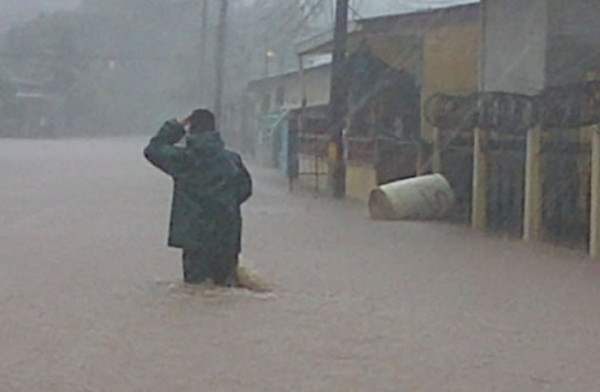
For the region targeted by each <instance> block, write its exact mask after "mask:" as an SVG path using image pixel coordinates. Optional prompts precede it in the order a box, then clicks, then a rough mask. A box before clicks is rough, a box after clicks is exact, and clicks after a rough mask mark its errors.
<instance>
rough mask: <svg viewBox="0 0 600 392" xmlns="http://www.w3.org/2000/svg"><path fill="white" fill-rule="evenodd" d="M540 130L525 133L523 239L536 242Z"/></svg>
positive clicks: (540, 199) (539, 226) (540, 228)
mask: <svg viewBox="0 0 600 392" xmlns="http://www.w3.org/2000/svg"><path fill="white" fill-rule="evenodd" d="M541 138H542V130H541V128H540V127H539V126H538V127H535V128H533V129H530V130H529V132H527V153H526V157H525V159H526V161H525V213H524V214H523V220H524V222H523V239H524V240H525V241H533V240H538V239H540V238H541V237H542V231H543V225H542V205H543V197H542V169H541V154H540V146H541Z"/></svg>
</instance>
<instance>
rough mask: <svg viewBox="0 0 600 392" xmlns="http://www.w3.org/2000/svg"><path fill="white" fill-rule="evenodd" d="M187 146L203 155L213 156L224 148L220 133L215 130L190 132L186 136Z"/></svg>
mask: <svg viewBox="0 0 600 392" xmlns="http://www.w3.org/2000/svg"><path fill="white" fill-rule="evenodd" d="M185 142H186V145H187V147H188V148H189V149H190V150H192V151H193V152H194V153H195V154H198V155H200V156H203V157H207V158H209V157H215V156H216V155H218V154H220V153H221V152H222V151H223V150H224V149H225V144H224V143H223V140H222V139H221V135H219V133H217V132H201V133H195V134H190V135H188V136H187V138H186V141H185Z"/></svg>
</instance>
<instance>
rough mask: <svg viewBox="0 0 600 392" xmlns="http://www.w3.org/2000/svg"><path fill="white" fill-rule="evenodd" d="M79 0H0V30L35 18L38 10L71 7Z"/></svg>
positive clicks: (45, 10)
mask: <svg viewBox="0 0 600 392" xmlns="http://www.w3.org/2000/svg"><path fill="white" fill-rule="evenodd" d="M78 4H79V0H0V32H3V31H6V29H8V28H9V27H10V26H11V25H14V24H16V23H19V22H22V21H25V20H27V19H31V18H35V17H36V16H37V15H39V13H40V12H48V11H53V10H57V9H64V8H73V7H76V6H77V5H78Z"/></svg>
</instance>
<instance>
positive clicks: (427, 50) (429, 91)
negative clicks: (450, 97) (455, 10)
mask: <svg viewBox="0 0 600 392" xmlns="http://www.w3.org/2000/svg"><path fill="white" fill-rule="evenodd" d="M479 53H480V22H479V20H471V21H465V22H463V23H459V24H454V25H446V26H435V27H433V28H431V29H430V30H429V31H428V32H427V33H426V35H425V39H424V54H423V57H424V61H423V85H422V89H421V103H422V104H421V108H423V105H424V104H425V102H426V101H427V100H428V99H429V98H430V97H431V96H432V95H435V94H437V93H441V92H453V93H471V92H475V91H477V89H478V85H479ZM432 135H433V128H432V126H431V125H430V124H429V123H428V122H427V120H426V119H425V118H424V116H422V120H421V136H422V137H423V138H424V139H425V140H429V141H431V140H432Z"/></svg>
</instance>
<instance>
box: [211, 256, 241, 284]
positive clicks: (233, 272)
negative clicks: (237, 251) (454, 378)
mask: <svg viewBox="0 0 600 392" xmlns="http://www.w3.org/2000/svg"><path fill="white" fill-rule="evenodd" d="M211 266H212V278H213V281H214V282H215V284H218V285H219V286H227V287H237V286H238V283H239V281H238V275H237V267H238V256H237V255H232V254H231V252H225V253H222V254H220V255H215V257H213V258H212V263H211Z"/></svg>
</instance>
